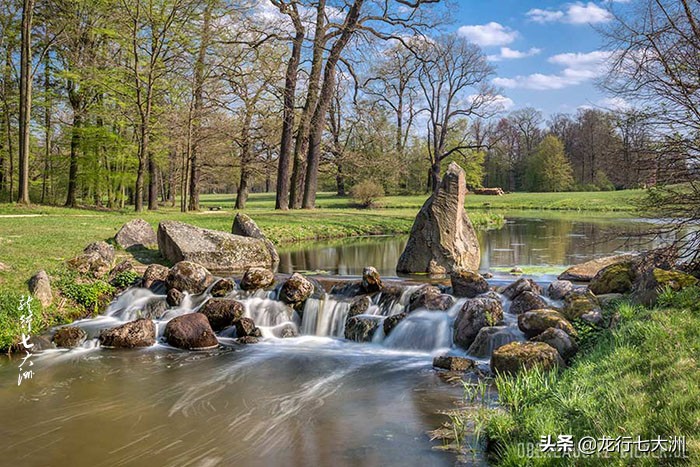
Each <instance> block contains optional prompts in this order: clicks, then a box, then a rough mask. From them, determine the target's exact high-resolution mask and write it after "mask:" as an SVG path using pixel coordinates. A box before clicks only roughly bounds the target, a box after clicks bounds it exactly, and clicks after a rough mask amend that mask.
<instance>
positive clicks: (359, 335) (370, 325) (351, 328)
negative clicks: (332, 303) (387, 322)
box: [345, 316, 380, 342]
mask: <svg viewBox="0 0 700 467" xmlns="http://www.w3.org/2000/svg"><path fill="white" fill-rule="evenodd" d="M379 324H380V320H379V319H378V318H376V317H369V316H353V317H352V318H348V319H347V321H345V338H346V339H349V340H351V341H355V342H370V341H371V340H372V336H374V332H375V331H376V330H377V328H378V327H379Z"/></svg>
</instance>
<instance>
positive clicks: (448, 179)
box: [396, 162, 481, 274]
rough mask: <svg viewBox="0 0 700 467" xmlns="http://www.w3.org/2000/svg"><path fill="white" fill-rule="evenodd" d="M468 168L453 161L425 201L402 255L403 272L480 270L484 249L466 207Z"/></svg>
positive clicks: (400, 267) (435, 272)
mask: <svg viewBox="0 0 700 467" xmlns="http://www.w3.org/2000/svg"><path fill="white" fill-rule="evenodd" d="M466 194H467V185H466V182H465V178H464V170H462V168H461V167H460V166H459V165H457V164H456V163H455V162H452V163H451V164H450V165H449V167H448V168H447V172H445V175H444V177H443V178H442V182H441V183H440V186H439V187H438V190H437V191H436V192H435V193H434V194H433V195H432V196H431V197H430V198H428V200H427V201H426V202H425V204H423V207H422V208H421V210H420V212H419V213H418V216H416V220H415V221H414V223H413V228H412V229H411V236H410V237H409V239H408V244H407V245H406V249H404V251H403V253H402V254H401V258H399V264H398V265H397V266H396V271H397V272H399V273H408V274H410V273H430V274H447V273H450V272H451V271H453V270H455V269H458V268H464V269H470V270H473V271H476V270H478V269H479V263H480V261H481V252H480V250H479V242H478V240H477V238H476V232H475V231H474V227H473V226H472V223H471V221H470V220H469V216H467V213H466V211H465V210H464V198H465V196H466Z"/></svg>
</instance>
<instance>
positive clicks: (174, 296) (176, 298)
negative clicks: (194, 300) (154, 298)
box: [165, 289, 185, 306]
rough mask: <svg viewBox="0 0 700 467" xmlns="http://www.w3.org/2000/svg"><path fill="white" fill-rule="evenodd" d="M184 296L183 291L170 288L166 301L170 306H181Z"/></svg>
mask: <svg viewBox="0 0 700 467" xmlns="http://www.w3.org/2000/svg"><path fill="white" fill-rule="evenodd" d="M184 296H185V295H184V294H183V293H182V292H180V291H179V290H177V289H170V290H168V295H167V296H166V298H165V301H166V302H167V304H168V305H170V306H180V304H181V303H182V299H183V298H184Z"/></svg>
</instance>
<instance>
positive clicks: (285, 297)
mask: <svg viewBox="0 0 700 467" xmlns="http://www.w3.org/2000/svg"><path fill="white" fill-rule="evenodd" d="M313 292H314V285H313V284H312V283H311V282H310V281H309V280H308V279H306V277H304V276H302V275H301V274H299V273H298V272H295V273H294V274H292V275H291V276H290V278H289V279H287V280H286V281H285V283H284V284H282V288H281V289H280V294H279V295H280V297H279V298H280V300H281V301H283V302H284V303H287V304H289V305H299V304H301V303H303V302H305V301H306V299H307V298H309V297H310V296H311V294H312V293H313Z"/></svg>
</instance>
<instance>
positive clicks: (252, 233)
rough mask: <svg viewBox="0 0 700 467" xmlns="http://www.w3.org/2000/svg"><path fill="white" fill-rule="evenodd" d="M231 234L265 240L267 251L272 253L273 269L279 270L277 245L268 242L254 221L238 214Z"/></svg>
mask: <svg viewBox="0 0 700 467" xmlns="http://www.w3.org/2000/svg"><path fill="white" fill-rule="evenodd" d="M231 233H232V234H233V235H240V236H241V237H250V238H258V239H260V240H263V241H264V242H265V246H266V247H267V250H268V251H269V252H270V256H271V257H272V267H271V269H273V270H274V269H276V268H277V265H279V262H280V257H279V254H278V253H277V249H276V248H275V245H274V244H273V243H272V242H271V241H270V240H268V239H267V237H265V235H264V234H263V233H262V230H260V228H259V227H258V225H257V224H256V223H255V222H254V221H253V219H251V218H250V217H249V216H247V215H245V214H243V213H242V212H239V213H237V214H236V217H234V218H233V225H232V226H231Z"/></svg>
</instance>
